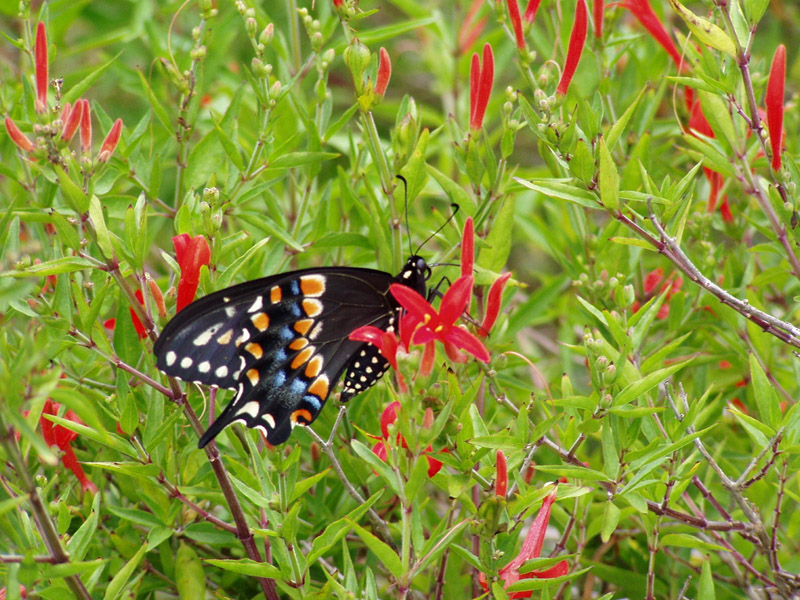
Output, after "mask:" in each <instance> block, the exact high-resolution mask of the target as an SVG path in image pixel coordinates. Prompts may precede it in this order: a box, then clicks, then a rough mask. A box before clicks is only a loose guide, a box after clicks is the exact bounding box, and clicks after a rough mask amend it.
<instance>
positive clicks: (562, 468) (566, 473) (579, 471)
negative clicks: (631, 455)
mask: <svg viewBox="0 0 800 600" xmlns="http://www.w3.org/2000/svg"><path fill="white" fill-rule="evenodd" d="M536 471H537V472H539V471H541V472H542V473H552V474H553V475H558V476H559V477H568V478H573V479H581V480H583V481H610V480H609V478H608V476H606V474H605V473H601V472H600V471H595V470H594V469H589V468H587V467H573V466H568V465H536Z"/></svg>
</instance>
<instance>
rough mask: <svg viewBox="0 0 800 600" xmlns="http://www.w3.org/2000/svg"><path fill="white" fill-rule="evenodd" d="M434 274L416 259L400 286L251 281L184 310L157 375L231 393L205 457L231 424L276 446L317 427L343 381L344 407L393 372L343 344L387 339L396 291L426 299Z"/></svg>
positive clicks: (322, 272) (372, 355)
mask: <svg viewBox="0 0 800 600" xmlns="http://www.w3.org/2000/svg"><path fill="white" fill-rule="evenodd" d="M430 274H431V271H430V268H429V267H428V265H427V264H426V262H425V260H424V259H423V258H421V257H419V256H417V255H413V256H411V258H409V259H408V261H407V262H406V264H405V266H404V267H403V270H402V271H400V274H399V275H397V276H396V277H394V276H392V275H391V274H390V273H386V272H383V271H377V270H374V269H360V268H354V267H322V268H317V269H303V270H299V271H292V272H289V273H282V274H279V275H273V276H272V277H265V278H263V279H257V280H255V281H248V282H246V283H242V284H239V285H235V286H233V287H229V288H227V289H224V290H220V291H218V292H215V293H213V294H210V295H208V296H205V297H203V298H201V299H199V300H197V301H195V302H194V303H192V304H190V305H189V306H187V307H186V308H185V309H183V310H182V311H181V312H180V313H178V314H177V315H176V316H175V318H173V319H172V320H171V321H170V322H169V323H168V324H167V326H166V327H165V328H164V331H163V332H162V333H161V335H160V337H159V338H158V341H157V342H156V344H155V347H154V349H153V351H154V352H155V354H156V357H157V365H158V368H159V369H160V370H161V371H163V372H164V373H166V374H167V375H171V376H173V377H176V378H177V379H181V380H183V381H191V382H193V383H202V384H205V385H210V386H216V387H219V388H224V389H231V390H234V391H236V396H235V397H234V399H233V400H232V401H231V403H230V404H229V405H228V406H227V407H226V408H225V410H224V411H223V412H222V414H221V415H220V416H219V418H218V419H217V420H216V421H214V423H212V425H211V427H209V429H208V430H207V431H206V433H205V434H204V435H203V437H202V438H200V442H199V447H200V448H202V447H204V446H205V445H206V444H208V443H209V442H210V441H211V440H213V439H214V438H215V437H216V436H217V434H219V432H220V431H222V430H223V429H224V428H225V427H227V426H228V425H230V424H231V423H236V422H240V423H244V424H245V425H246V426H247V427H254V428H257V429H260V430H261V431H262V432H263V433H264V435H266V437H267V441H268V442H269V443H270V444H272V445H277V444H281V443H283V442H285V441H286V440H287V439H288V438H289V436H290V435H291V433H292V429H293V428H294V427H295V426H297V425H301V426H306V425H309V424H311V423H312V422H313V421H314V419H316V418H317V416H318V415H319V413H320V411H321V410H322V407H323V406H324V405H325V401H326V400H327V399H328V396H329V395H330V393H331V391H332V390H333V388H334V387H335V386H336V384H337V382H338V381H339V378H340V377H341V376H342V374H343V373H345V372H346V375H345V379H344V387H343V389H342V393H341V397H340V400H341V401H343V402H346V401H347V400H349V399H350V398H352V397H353V396H355V395H356V394H359V393H361V392H363V391H365V390H367V389H368V388H370V387H371V386H373V385H375V383H376V382H377V381H378V380H379V379H380V378H381V377H382V376H383V374H384V373H385V372H386V370H387V369H388V368H389V364H388V362H387V361H386V359H385V358H384V357H383V356H382V355H381V353H380V352H379V351H378V349H377V348H376V347H375V346H373V345H372V344H368V343H365V342H358V341H353V340H350V339H349V335H350V333H351V332H352V331H354V330H355V329H357V328H358V327H361V326H363V325H374V326H375V327H378V328H380V329H383V330H386V331H391V330H392V328H394V326H395V324H396V323H399V314H400V310H401V309H400V305H399V304H398V303H397V301H396V300H395V299H394V298H393V297H392V295H391V294H390V293H389V286H390V285H391V284H393V283H400V284H403V285H406V286H408V287H410V288H412V289H414V290H415V291H417V292H419V293H420V294H421V295H423V296H425V290H426V282H427V280H428V278H429V277H430Z"/></svg>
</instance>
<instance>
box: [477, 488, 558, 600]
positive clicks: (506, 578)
mask: <svg viewBox="0 0 800 600" xmlns="http://www.w3.org/2000/svg"><path fill="white" fill-rule="evenodd" d="M557 494H558V485H556V486H554V487H553V491H552V492H550V493H549V494H548V495H547V497H546V498H545V499H544V503H543V504H542V508H541V509H540V510H539V514H538V515H536V519H535V520H534V521H533V524H532V525H531V528H530V531H528V535H527V537H526V538H525V542H524V543H523V544H522V549H521V550H520V553H519V555H518V556H517V557H516V558H515V559H514V560H512V561H511V562H510V563H508V564H507V565H506V566H505V567H503V568H502V569H500V580H501V581H502V582H503V587H504V588H508V587H509V586H511V585H513V584H515V583H516V582H517V581H519V580H521V579H551V578H553V577H563V576H564V575H566V574H567V573H569V563H568V562H567V561H566V560H562V561H561V562H560V563H558V564H557V565H555V566H554V567H551V568H549V569H547V570H545V571H532V572H531V573H524V574H520V572H519V569H520V567H521V566H522V565H523V564H525V562H527V561H529V560H531V559H534V558H539V557H540V556H541V555H542V546H543V545H544V536H545V533H546V532H547V525H548V524H549V523H550V512H551V510H552V507H553V503H554V502H555V501H556V496H557ZM479 581H480V583H481V585H482V586H483V589H484V590H486V591H487V592H488V591H489V582H488V580H487V577H486V575H484V574H483V573H481V575H480V577H479ZM532 595H533V591H528V592H513V593H512V594H511V595H510V596H509V597H510V598H511V599H512V600H515V599H516V598H530V597H531V596H532Z"/></svg>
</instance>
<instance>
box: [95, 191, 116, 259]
mask: <svg viewBox="0 0 800 600" xmlns="http://www.w3.org/2000/svg"><path fill="white" fill-rule="evenodd" d="M89 216H90V217H91V218H92V224H93V225H94V231H95V235H96V236H97V245H98V246H100V250H102V251H103V255H104V256H105V257H106V258H111V257H112V256H114V248H113V246H112V245H111V234H110V233H109V232H108V227H106V219H105V217H104V216H103V207H102V206H100V199H99V198H98V197H97V196H95V195H92V197H91V199H90V200H89Z"/></svg>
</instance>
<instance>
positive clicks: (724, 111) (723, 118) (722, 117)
mask: <svg viewBox="0 0 800 600" xmlns="http://www.w3.org/2000/svg"><path fill="white" fill-rule="evenodd" d="M697 93H698V95H699V96H700V102H701V104H702V106H703V114H704V115H705V116H706V117H707V118H708V122H709V124H710V125H711V129H713V130H714V133H716V134H717V136H721V137H722V139H724V140H725V141H726V142H727V143H728V145H729V146H730V148H731V149H733V150H734V151H736V150H737V149H738V148H739V145H740V142H742V141H743V140H741V139H740V138H739V137H738V136H737V134H736V129H735V128H734V126H733V119H732V118H731V114H730V112H728V105H727V104H726V103H725V102H724V101H723V100H722V98H720V97H719V95H718V94H713V93H710V92H706V91H704V90H699V91H698V92H697Z"/></svg>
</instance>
